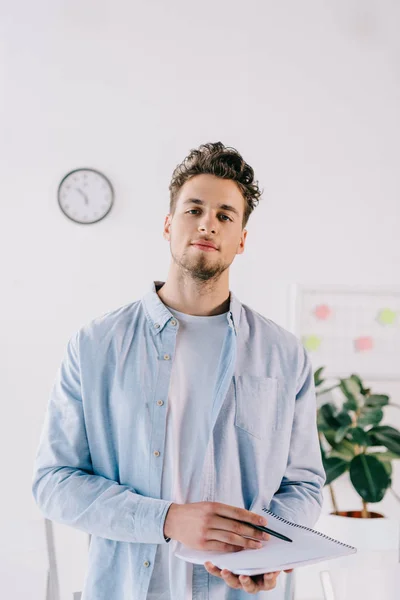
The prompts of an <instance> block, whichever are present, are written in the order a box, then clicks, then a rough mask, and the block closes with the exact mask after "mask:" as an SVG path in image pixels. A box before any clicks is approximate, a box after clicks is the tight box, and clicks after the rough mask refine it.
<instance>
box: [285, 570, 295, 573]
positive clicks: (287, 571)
mask: <svg viewBox="0 0 400 600" xmlns="http://www.w3.org/2000/svg"><path fill="white" fill-rule="evenodd" d="M292 571H293V569H286V571H283V572H284V573H291V572H292Z"/></svg>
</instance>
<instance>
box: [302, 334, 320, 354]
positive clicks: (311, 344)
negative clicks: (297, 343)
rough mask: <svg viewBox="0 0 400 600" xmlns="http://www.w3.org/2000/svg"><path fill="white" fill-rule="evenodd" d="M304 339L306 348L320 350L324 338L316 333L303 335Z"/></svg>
mask: <svg viewBox="0 0 400 600" xmlns="http://www.w3.org/2000/svg"><path fill="white" fill-rule="evenodd" d="M302 341H303V345H304V347H305V349H306V350H310V351H311V352H312V351H313V350H318V348H319V347H320V345H321V341H322V340H321V338H319V337H318V336H316V335H307V336H303V340H302Z"/></svg>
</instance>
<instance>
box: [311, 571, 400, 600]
mask: <svg viewBox="0 0 400 600" xmlns="http://www.w3.org/2000/svg"><path fill="white" fill-rule="evenodd" d="M320 578H321V584H322V589H323V593H324V600H377V599H378V598H379V600H398V598H399V595H400V592H399V590H400V564H397V565H393V566H390V567H380V568H369V569H365V568H360V567H356V568H352V569H350V568H338V569H332V570H330V571H328V570H326V571H321V573H320Z"/></svg>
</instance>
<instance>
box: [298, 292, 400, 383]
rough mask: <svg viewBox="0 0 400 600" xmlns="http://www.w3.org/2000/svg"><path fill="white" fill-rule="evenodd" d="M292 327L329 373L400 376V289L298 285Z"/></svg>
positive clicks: (326, 374) (384, 377)
mask: <svg viewBox="0 0 400 600" xmlns="http://www.w3.org/2000/svg"><path fill="white" fill-rule="evenodd" d="M290 296H291V299H290V305H291V327H292V330H293V332H294V333H295V335H296V336H297V337H298V338H299V339H300V340H301V342H302V344H303V345H304V347H305V348H306V350H307V351H308V353H309V356H310V359H311V362H312V365H313V369H314V371H315V370H316V369H318V368H319V367H322V366H325V369H324V371H323V376H324V377H333V378H335V377H343V378H344V377H349V376H350V375H351V374H352V373H355V374H357V375H359V376H360V377H361V378H362V379H363V378H365V379H370V380H377V381H379V380H396V381H397V380H400V289H399V288H393V289H391V288H387V287H377V286H375V287H359V286H344V285H340V286H337V285H315V286H314V285H304V284H294V285H293V286H292V287H291V290H290Z"/></svg>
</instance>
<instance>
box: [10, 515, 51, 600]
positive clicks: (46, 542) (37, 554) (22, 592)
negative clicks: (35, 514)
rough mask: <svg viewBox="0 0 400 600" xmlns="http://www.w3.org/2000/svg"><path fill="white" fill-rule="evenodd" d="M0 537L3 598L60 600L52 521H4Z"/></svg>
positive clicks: (15, 599)
mask: <svg viewBox="0 0 400 600" xmlns="http://www.w3.org/2000/svg"><path fill="white" fill-rule="evenodd" d="M0 534H1V539H2V543H1V545H0V581H1V592H0V597H1V598H3V597H4V598H13V600H25V599H26V598H30V600H59V593H58V585H57V567H56V564H55V558H54V544H53V537H52V524H51V522H50V521H47V520H46V519H44V518H42V517H41V518H37V519H30V520H24V519H7V520H1V521H0Z"/></svg>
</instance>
